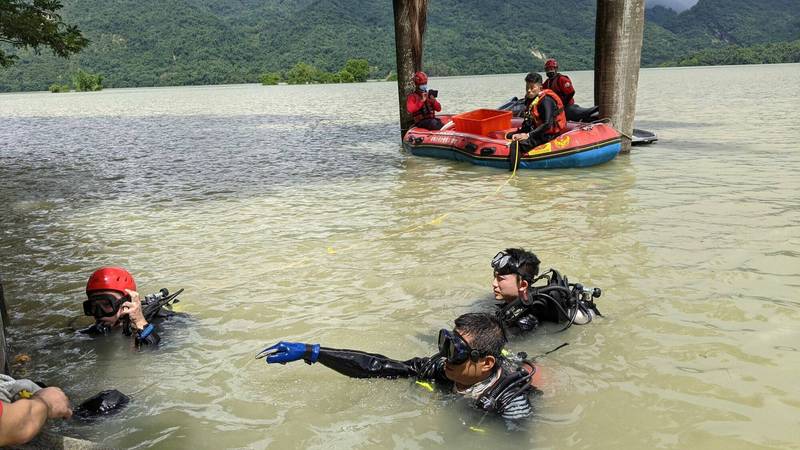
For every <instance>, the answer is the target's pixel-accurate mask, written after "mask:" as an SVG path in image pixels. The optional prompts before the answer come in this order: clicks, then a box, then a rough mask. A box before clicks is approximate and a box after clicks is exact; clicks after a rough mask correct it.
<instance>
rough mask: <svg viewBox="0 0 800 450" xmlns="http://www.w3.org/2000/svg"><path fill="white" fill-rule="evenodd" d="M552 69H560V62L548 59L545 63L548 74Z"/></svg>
mask: <svg viewBox="0 0 800 450" xmlns="http://www.w3.org/2000/svg"><path fill="white" fill-rule="evenodd" d="M550 69H558V61H556V60H555V59H553V58H550V59H548V60H547V61H545V62H544V70H545V72H547V71H548V70H550Z"/></svg>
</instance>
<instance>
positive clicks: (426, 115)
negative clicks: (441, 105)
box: [411, 92, 436, 123]
mask: <svg viewBox="0 0 800 450" xmlns="http://www.w3.org/2000/svg"><path fill="white" fill-rule="evenodd" d="M411 95H416V96H418V97H420V98H422V96H421V95H419V94H417V93H416V92H414V93H412V94H411ZM434 117H436V110H434V109H433V108H432V107H431V105H430V104H429V103H428V102H427V101H426V102H424V103H423V104H422V108H420V109H419V111H417V112H416V113H415V114H414V115H413V118H414V123H419V122H420V121H422V120H425V119H433V118H434Z"/></svg>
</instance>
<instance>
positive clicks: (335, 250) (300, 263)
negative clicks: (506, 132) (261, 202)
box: [226, 141, 520, 289]
mask: <svg viewBox="0 0 800 450" xmlns="http://www.w3.org/2000/svg"><path fill="white" fill-rule="evenodd" d="M509 148H510V147H509ZM516 150H517V152H516V153H517V154H516V160H515V163H514V170H513V171H512V172H511V175H510V176H509V177H508V178H506V179H505V181H503V182H502V183H500V185H498V186H497V188H496V189H495V190H494V192H491V193H489V194H487V195H485V196H483V197H479V198H476V199H474V200H472V201H470V202H467V203H464V204H462V206H461V207H460V208H456V209H454V210H452V211H449V212H446V213H444V214H440V215H438V216H436V217H434V218H433V219H430V220H428V221H425V222H420V223H417V224H414V225H410V226H408V227H406V228H403V229H401V230H398V231H395V232H392V233H387V234H385V235H383V237H382V239H389V238H394V237H397V236H402V235H404V234H406V233H411V232H413V231H418V230H421V229H423V228H425V227H427V226H438V225H441V224H442V223H443V222H444V220H445V219H446V218H447V217H448V216H449V215H451V214H452V213H454V212H462V211H466V210H468V209H470V208H471V207H472V206H473V205H476V204H478V203H482V202H484V201H486V200H488V199H490V198H492V197H494V196H496V195H497V194H499V193H500V191H501V190H502V189H503V188H504V187H505V186H506V185H508V184H509V183H510V182H511V180H513V179H514V178H515V177H516V176H517V166H518V165H519V159H520V155H519V141H516ZM369 244H370V242H368V241H366V240H360V241H359V243H357V244H352V245H350V246H347V247H342V248H334V247H333V246H327V247H326V248H325V252H326V253H327V254H328V255H331V256H333V255H338V254H341V253H344V252H348V251H350V250H353V249H356V248H358V247H360V246H363V245H369ZM307 264H308V261H303V260H299V259H298V260H296V261H295V262H294V263H291V264H286V265H283V266H281V267H276V268H274V269H269V270H266V271H264V272H261V273H260V274H259V275H260V276H263V275H267V274H269V273H273V272H277V271H284V270H290V269H297V268H300V267H303V266H305V265H307ZM259 275H256V277H258V276H259ZM251 278H252V277H251ZM251 282H252V281H250V280H248V281H243V282H241V283H238V284H234V285H230V286H227V287H226V288H228V289H231V288H235V287H240V286H244V285H247V284H250V283H251Z"/></svg>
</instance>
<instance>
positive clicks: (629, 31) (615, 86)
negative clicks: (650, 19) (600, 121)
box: [594, 0, 644, 153]
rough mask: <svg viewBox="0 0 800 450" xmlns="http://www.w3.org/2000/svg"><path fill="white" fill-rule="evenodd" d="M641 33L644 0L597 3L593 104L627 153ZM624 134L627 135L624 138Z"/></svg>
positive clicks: (640, 50)
mask: <svg viewBox="0 0 800 450" xmlns="http://www.w3.org/2000/svg"><path fill="white" fill-rule="evenodd" d="M643 34H644V0H597V23H596V26H595V45H594V102H595V104H596V105H598V106H600V115H601V116H602V117H608V118H610V119H611V122H612V123H613V124H614V127H615V128H616V129H617V130H619V131H620V132H622V133H623V138H622V152H624V153H627V152H630V149H631V141H630V136H632V135H633V118H634V115H635V113H636V88H637V86H638V84H639V66H640V64H641V57H642V36H643ZM625 135H627V136H625Z"/></svg>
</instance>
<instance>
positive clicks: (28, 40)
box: [0, 0, 89, 67]
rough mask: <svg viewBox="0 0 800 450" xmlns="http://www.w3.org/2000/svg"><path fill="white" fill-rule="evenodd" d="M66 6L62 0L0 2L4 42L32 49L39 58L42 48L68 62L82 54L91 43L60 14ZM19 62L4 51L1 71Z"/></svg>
mask: <svg viewBox="0 0 800 450" xmlns="http://www.w3.org/2000/svg"><path fill="white" fill-rule="evenodd" d="M62 6H63V5H62V4H61V2H60V1H59V0H32V1H26V0H0V42H5V43H8V44H11V45H12V46H13V47H14V48H18V49H22V48H30V49H32V50H33V51H34V52H35V53H36V54H38V53H39V48H40V47H42V46H44V47H50V49H52V50H53V53H55V54H56V55H58V56H61V57H64V58H66V57H67V56H69V55H71V54H74V53H78V52H79V51H81V49H83V48H84V47H86V45H87V44H88V43H89V40H88V39H86V38H85V37H83V35H82V34H81V32H80V30H78V27H77V26H75V25H67V24H66V23H64V22H63V21H62V20H61V16H60V15H58V14H57V13H56V11H58V10H59V9H61V8H62ZM16 59H17V55H13V54H7V53H6V51H4V50H3V49H0V67H8V66H10V65H11V64H14V61H15V60H16Z"/></svg>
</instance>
